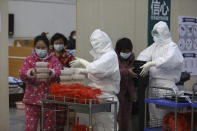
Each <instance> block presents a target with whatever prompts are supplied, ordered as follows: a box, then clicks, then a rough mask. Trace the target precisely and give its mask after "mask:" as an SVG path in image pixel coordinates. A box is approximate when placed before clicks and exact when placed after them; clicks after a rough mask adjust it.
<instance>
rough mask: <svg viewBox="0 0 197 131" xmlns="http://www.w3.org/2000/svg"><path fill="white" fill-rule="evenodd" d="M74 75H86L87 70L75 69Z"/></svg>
mask: <svg viewBox="0 0 197 131" xmlns="http://www.w3.org/2000/svg"><path fill="white" fill-rule="evenodd" d="M75 73H76V74H88V71H87V69H83V68H77V69H75Z"/></svg>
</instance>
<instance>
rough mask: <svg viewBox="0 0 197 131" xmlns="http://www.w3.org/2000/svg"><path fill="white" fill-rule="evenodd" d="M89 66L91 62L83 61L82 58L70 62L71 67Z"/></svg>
mask: <svg viewBox="0 0 197 131" xmlns="http://www.w3.org/2000/svg"><path fill="white" fill-rule="evenodd" d="M89 64H90V62H88V61H87V60H85V59H82V58H77V57H76V60H73V61H71V62H70V66H71V67H76V66H79V65H83V66H84V67H87V66H88V65H89Z"/></svg>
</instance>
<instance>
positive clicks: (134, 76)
mask: <svg viewBox="0 0 197 131" xmlns="http://www.w3.org/2000/svg"><path fill="white" fill-rule="evenodd" d="M133 69H134V67H131V68H130V69H129V74H130V75H131V76H132V77H133V78H137V74H136V73H135V72H134V71H133Z"/></svg>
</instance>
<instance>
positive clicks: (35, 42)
mask: <svg viewBox="0 0 197 131" xmlns="http://www.w3.org/2000/svg"><path fill="white" fill-rule="evenodd" d="M38 41H43V42H44V44H45V45H46V46H47V47H48V49H49V40H48V38H47V36H46V33H44V32H43V33H42V34H41V35H38V36H36V37H35V38H34V47H35V46H36V44H37V42H38Z"/></svg>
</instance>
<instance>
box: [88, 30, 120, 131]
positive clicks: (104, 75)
mask: <svg viewBox="0 0 197 131" xmlns="http://www.w3.org/2000/svg"><path fill="white" fill-rule="evenodd" d="M90 43H91V46H92V50H91V51H90V54H91V55H92V56H93V57H94V60H93V62H90V63H89V64H88V65H87V67H86V70H87V72H88V79H89V80H90V84H89V86H91V87H96V88H99V89H101V91H102V94H103V95H102V96H103V98H104V97H113V98H114V100H115V101H117V102H118V98H117V97H116V94H118V93H119V91H120V71H119V63H118V57H117V55H116V52H115V51H114V49H113V46H112V42H111V39H110V38H109V36H108V35H107V34H106V33H105V32H103V31H101V30H99V29H97V30H95V31H94V32H93V33H92V35H91V36H90ZM111 109H112V112H101V113H95V114H93V120H94V121H93V130H94V131H114V106H112V108H111Z"/></svg>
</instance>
